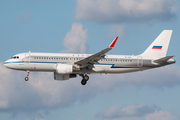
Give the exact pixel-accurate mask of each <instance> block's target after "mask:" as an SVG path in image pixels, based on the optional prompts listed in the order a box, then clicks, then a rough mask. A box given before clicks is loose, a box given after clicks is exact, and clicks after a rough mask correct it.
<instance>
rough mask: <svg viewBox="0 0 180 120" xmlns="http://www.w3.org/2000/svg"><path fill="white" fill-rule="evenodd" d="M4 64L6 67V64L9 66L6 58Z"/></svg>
mask: <svg viewBox="0 0 180 120" xmlns="http://www.w3.org/2000/svg"><path fill="white" fill-rule="evenodd" d="M4 66H5V67H7V68H8V66H9V62H8V60H6V61H5V62H4Z"/></svg>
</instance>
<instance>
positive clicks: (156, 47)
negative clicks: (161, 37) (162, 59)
mask: <svg viewBox="0 0 180 120" xmlns="http://www.w3.org/2000/svg"><path fill="white" fill-rule="evenodd" d="M152 49H162V46H153V47H152Z"/></svg>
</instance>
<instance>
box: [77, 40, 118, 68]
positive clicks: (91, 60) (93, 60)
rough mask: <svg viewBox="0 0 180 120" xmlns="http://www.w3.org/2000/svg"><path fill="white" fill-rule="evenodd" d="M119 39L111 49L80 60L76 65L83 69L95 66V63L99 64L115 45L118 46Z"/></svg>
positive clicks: (108, 48)
mask: <svg viewBox="0 0 180 120" xmlns="http://www.w3.org/2000/svg"><path fill="white" fill-rule="evenodd" d="M117 39H118V37H116V38H115V39H114V40H113V41H112V43H111V44H110V45H109V47H107V48H105V49H103V50H101V51H100V52H97V53H95V54H93V55H91V56H89V57H86V58H84V59H82V60H79V61H77V62H75V63H74V64H78V65H80V66H81V67H87V66H89V65H93V64H94V63H97V62H98V61H99V60H100V59H101V58H104V56H106V55H105V53H107V52H108V51H110V50H111V49H112V48H113V47H114V45H115V44H116V41H117Z"/></svg>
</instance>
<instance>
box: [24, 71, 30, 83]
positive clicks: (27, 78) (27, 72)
mask: <svg viewBox="0 0 180 120" xmlns="http://www.w3.org/2000/svg"><path fill="white" fill-rule="evenodd" d="M26 74H27V77H25V81H28V80H29V70H27V71H26Z"/></svg>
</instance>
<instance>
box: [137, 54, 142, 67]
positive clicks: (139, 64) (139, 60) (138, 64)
mask: <svg viewBox="0 0 180 120" xmlns="http://www.w3.org/2000/svg"><path fill="white" fill-rule="evenodd" d="M137 66H138V67H142V66H143V58H142V57H141V56H138V57H137Z"/></svg>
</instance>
